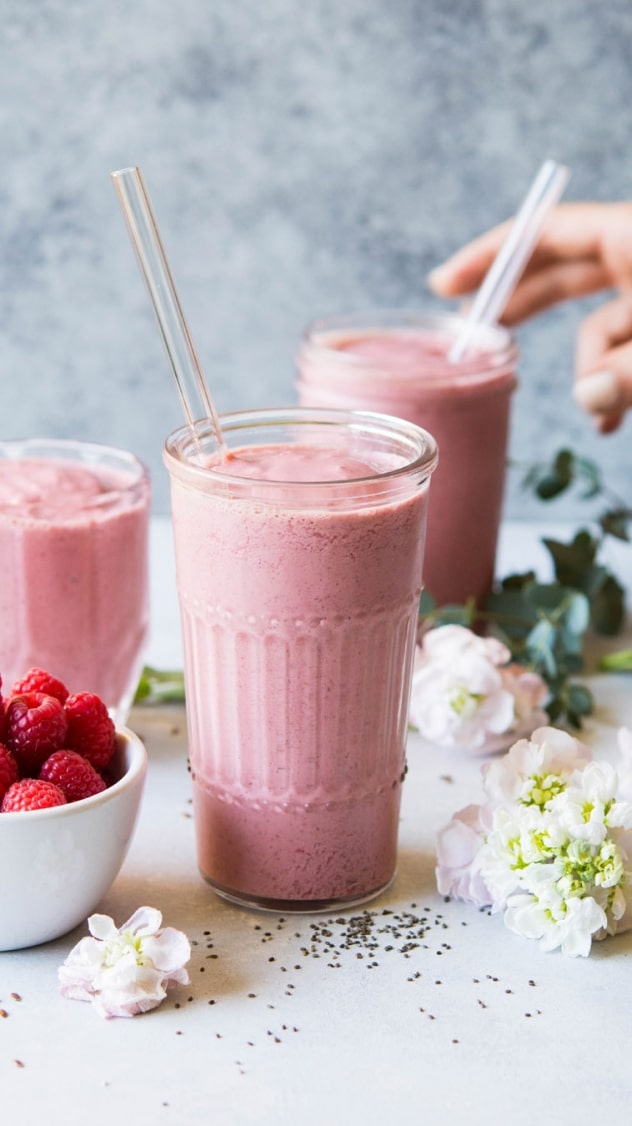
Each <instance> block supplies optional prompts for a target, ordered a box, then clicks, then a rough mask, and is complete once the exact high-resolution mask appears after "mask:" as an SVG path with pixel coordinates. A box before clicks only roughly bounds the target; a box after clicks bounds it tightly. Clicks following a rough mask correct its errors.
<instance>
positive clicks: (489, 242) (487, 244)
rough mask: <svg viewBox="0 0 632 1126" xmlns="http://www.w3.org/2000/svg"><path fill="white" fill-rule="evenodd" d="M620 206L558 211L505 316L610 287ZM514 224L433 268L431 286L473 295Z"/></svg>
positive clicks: (510, 319)
mask: <svg viewBox="0 0 632 1126" xmlns="http://www.w3.org/2000/svg"><path fill="white" fill-rule="evenodd" d="M617 211H618V205H614V206H613V205H606V204H601V203H569V204H562V205H561V206H559V207H556V208H555V209H554V211H553V212H552V213H551V215H550V216H549V218H548V220H547V221H546V223H545V224H544V227H543V229H542V233H541V235H540V238H539V240H538V244H537V246H536V248H535V250H534V252H533V254H532V256H531V259H530V260H529V262H528V264H527V267H526V269H525V272H524V274H523V276H522V279H521V281H520V283H519V284H518V286H517V289H516V292H515V294H514V299H513V300H512V302H511V303H510V304H509V305H508V306H507V310H506V315H505V317H504V318H503V320H504V321H505V323H507V324H516V323H518V321H520V320H524V319H525V317H528V316H531V315H533V314H534V313H537V312H541V311H542V310H543V309H547V308H550V307H551V306H552V305H554V304H557V303H558V302H560V301H564V300H566V299H567V298H569V297H577V296H584V295H585V294H587V293H594V292H596V291H597V290H598V289H600V288H603V287H604V286H605V285H608V284H610V275H609V272H608V267H607V264H605V263H604V261H603V240H604V232H605V231H606V230H607V229H609V228H610V227H611V226H613V224H614V223H615V221H616V216H617ZM510 226H511V221H507V222H505V223H501V224H500V225H499V226H497V227H494V228H493V229H492V230H490V231H487V232H486V233H485V234H483V235H480V236H479V237H478V238H476V239H474V240H473V241H472V242H470V243H468V244H467V246H464V247H461V249H460V250H458V251H457V252H456V254H454V255H452V257H451V258H449V259H448V260H447V262H444V263H443V264H442V265H441V266H439V267H437V269H436V270H433V271H432V273H431V274H430V276H429V279H428V281H429V284H430V286H431V288H432V289H433V290H434V292H435V293H437V294H439V295H440V296H442V297H459V296H462V295H464V294H468V293H471V292H472V291H473V290H475V289H477V288H478V286H479V285H480V283H481V282H482V280H483V278H484V276H485V274H486V273H487V270H488V269H489V267H490V266H491V264H492V262H493V260H494V257H495V256H496V254H497V253H498V251H499V250H500V247H501V245H502V243H503V242H504V240H505V238H506V236H507V234H508V232H509V229H510Z"/></svg>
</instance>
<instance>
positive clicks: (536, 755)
mask: <svg viewBox="0 0 632 1126" xmlns="http://www.w3.org/2000/svg"><path fill="white" fill-rule="evenodd" d="M589 760H590V751H589V750H588V748H587V747H585V746H584V745H583V743H580V742H579V740H578V739H574V738H573V736H572V735H568V734H567V733H566V732H565V731H560V730H558V728H556V727H539V728H537V730H535V731H534V732H533V733H532V735H531V738H530V739H519V740H518V742H517V743H514V745H513V747H511V748H510V750H509V751H508V752H507V754H506V755H504V756H503V757H502V758H501V759H496V760H495V761H494V762H490V763H487V764H485V766H483V768H482V770H483V784H484V787H485V792H486V794H487V796H488V798H489V799H490V800H491V801H496V802H503V801H522V802H523V803H525V804H533V805H539V806H540V807H544V806H545V805H546V804H547V803H548V802H549V801H551V799H552V798H553V797H555V796H556V795H557V794H558V793H560V791H561V790H562V789H563V787H564V786H565V784H566V779H567V778H568V777H570V775H571V774H572V772H573V771H574V770H575V769H576V767H579V768H581V767H582V766H583V765H585V764H586V763H587V762H589Z"/></svg>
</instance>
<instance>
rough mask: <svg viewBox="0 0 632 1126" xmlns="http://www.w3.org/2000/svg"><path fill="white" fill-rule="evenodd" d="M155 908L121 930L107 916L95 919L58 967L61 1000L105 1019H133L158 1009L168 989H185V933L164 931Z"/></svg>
mask: <svg viewBox="0 0 632 1126" xmlns="http://www.w3.org/2000/svg"><path fill="white" fill-rule="evenodd" d="M161 923H162V915H161V914H160V911H157V910H156V909H155V908H154V907H139V909H138V910H137V911H135V912H134V914H133V915H132V917H131V918H130V919H128V920H127V922H126V923H124V924H123V926H122V927H121V928H120V929H117V927H116V926H115V924H114V922H113V920H112V919H111V918H110V917H109V916H108V915H91V916H90V918H89V919H88V927H89V930H90V934H91V936H92V937H86V938H82V939H81V941H80V942H78V943H77V945H76V946H75V947H74V948H73V949H72V950H71V951H70V954H69V955H68V957H67V958H66V960H65V962H64V963H63V965H62V966H60V968H59V981H60V985H61V993H62V996H63V997H69V998H72V999H73V1000H76V1001H92V1003H93V1005H94V1007H95V1008H96V1010H97V1012H99V1013H100V1015H101V1016H103V1017H133V1016H136V1015H137V1014H138V1013H144V1012H147V1011H148V1010H149V1009H154V1008H156V1006H157V1005H159V1004H160V1002H161V1001H162V1000H164V998H165V997H166V993H167V989H168V988H169V986H170V985H174V984H181V985H186V984H187V983H188V981H189V975H188V973H187V971H186V970H185V968H184V966H185V965H186V963H187V962H188V961H189V958H190V957H191V947H190V945H189V941H188V939H187V937H186V935H185V934H183V933H182V931H178V930H175V929H174V928H173V927H164V928H161Z"/></svg>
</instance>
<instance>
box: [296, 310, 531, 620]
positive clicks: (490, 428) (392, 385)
mask: <svg viewBox="0 0 632 1126" xmlns="http://www.w3.org/2000/svg"><path fill="white" fill-rule="evenodd" d="M459 323H460V322H459V321H458V318H455V317H431V316H426V317H423V316H422V315H417V314H389V313H382V314H380V313H375V314H365V315H362V316H360V315H359V316H358V317H357V318H354V317H353V316H350V317H349V318H343V317H340V318H332V319H331V320H330V321H321V322H319V323H318V324H316V325H314V326H313V327H312V328H311V329H310V330H308V332H307V333H306V336H305V338H304V341H303V346H302V349H301V352H300V354H299V358H298V372H299V375H298V390H299V398H300V402H301V403H302V405H304V406H311V407H314V406H318V407H323V406H330V407H346V408H349V409H362V410H375V411H385V412H387V413H389V414H394V415H398V416H399V417H400V418H405V419H408V420H409V421H411V422H414V423H416V424H417V425H418V426H422V427H424V428H425V429H426V430H429V431H430V432H431V433H432V434H433V435H434V437H435V438H436V440H437V443H438V446H439V450H440V451H441V461H440V464H439V467H438V470H437V473H436V474H435V477H434V478H433V486H432V503H431V505H430V512H429V517H428V539H427V547H426V555H425V564H424V576H425V586H426V588H427V590H428V591H429V592H430V594H432V595H433V597H434V598H435V600H436V601H437V602H438V603H439V604H441V605H444V604H446V603H462V602H465V601H466V600H467V599H468V598H470V597H473V598H475V599H476V600H477V601H478V602H480V601H482V600H483V599H484V597H485V595H486V594H487V593H489V590H490V588H491V585H492V580H493V577H494V567H495V556H496V542H497V537H498V527H499V522H500V516H501V509H502V501H503V487H504V479H505V467H506V459H507V442H508V430H509V408H510V399H511V393H512V391H513V389H514V387H515V384H516V379H515V374H514V369H515V363H516V351H515V348H514V346H513V344H512V342H511V337H510V336H509V335H508V334H507V333H505V332H504V330H501V329H485V330H481V332H480V333H479V336H478V338H477V344H476V348H475V350H474V351H473V352H470V353H469V354H468V355H467V356H466V358H465V359H464V360H463V361H461V362H460V363H458V364H451V363H449V361H448V360H447V352H448V350H449V347H450V344H451V343H452V341H453V340H454V334H455V326H458V324H459Z"/></svg>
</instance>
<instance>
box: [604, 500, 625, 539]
mask: <svg viewBox="0 0 632 1126" xmlns="http://www.w3.org/2000/svg"><path fill="white" fill-rule="evenodd" d="M631 519H632V512H630V509H628V508H623V507H621V508H610V509H608V510H607V511H606V512H603V513H602V514H601V516H600V517H599V526H600V528H601V529H602V531H603V532H604V534H605V535H607V536H614V537H615V539H618V540H623V541H624V542H625V543H629V542H630V532H629V524H630V520H631Z"/></svg>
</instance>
